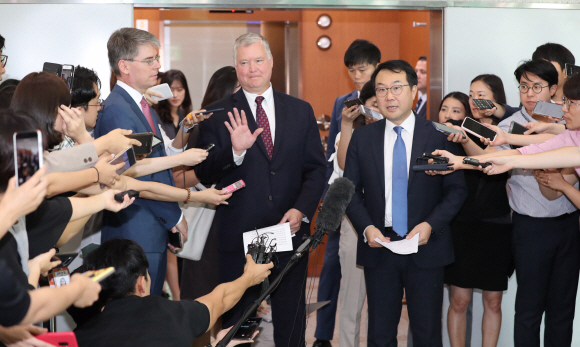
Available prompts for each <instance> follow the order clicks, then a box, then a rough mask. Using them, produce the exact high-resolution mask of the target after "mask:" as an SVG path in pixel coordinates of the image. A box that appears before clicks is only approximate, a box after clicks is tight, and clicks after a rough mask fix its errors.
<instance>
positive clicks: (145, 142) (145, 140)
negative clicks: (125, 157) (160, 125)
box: [127, 133, 155, 156]
mask: <svg viewBox="0 0 580 347" xmlns="http://www.w3.org/2000/svg"><path fill="white" fill-rule="evenodd" d="M153 136H155V135H154V134H153V133H135V134H129V135H127V137H128V138H130V139H135V140H137V141H139V142H141V146H133V151H134V152H135V155H136V156H140V155H149V154H150V153H151V150H152V149H153Z"/></svg>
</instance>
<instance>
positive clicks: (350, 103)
mask: <svg viewBox="0 0 580 347" xmlns="http://www.w3.org/2000/svg"><path fill="white" fill-rule="evenodd" d="M343 102H344V106H346V107H349V108H350V107H352V106H354V105H363V102H362V100H361V99H359V98H354V99H350V100H344V101H343Z"/></svg>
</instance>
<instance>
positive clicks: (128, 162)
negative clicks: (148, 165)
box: [109, 146, 137, 175]
mask: <svg viewBox="0 0 580 347" xmlns="http://www.w3.org/2000/svg"><path fill="white" fill-rule="evenodd" d="M136 162H137V160H136V158H135V151H134V150H133V146H129V147H127V149H126V150H124V151H123V152H121V153H119V154H117V155H116V156H115V158H113V160H111V161H110V162H109V164H111V165H117V164H120V163H125V166H123V167H122V168H120V169H119V170H117V175H121V174H122V173H123V172H125V171H127V170H128V169H129V168H130V167H131V166H133V165H135V163H136Z"/></svg>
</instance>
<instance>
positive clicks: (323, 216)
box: [316, 177, 354, 231]
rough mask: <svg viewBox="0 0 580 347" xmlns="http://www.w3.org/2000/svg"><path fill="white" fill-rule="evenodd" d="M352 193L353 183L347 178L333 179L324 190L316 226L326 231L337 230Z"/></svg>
mask: <svg viewBox="0 0 580 347" xmlns="http://www.w3.org/2000/svg"><path fill="white" fill-rule="evenodd" d="M353 195H354V184H352V182H351V181H350V180H349V179H348V178H345V177H340V178H337V179H335V180H334V182H333V183H332V184H331V185H330V187H329V188H328V191H327V192H326V196H325V197H324V201H323V202H322V207H321V208H320V212H318V217H316V226H317V227H321V228H322V229H324V230H327V231H334V230H337V229H338V227H339V226H340V222H341V221H342V216H344V213H345V211H346V208H347V206H348V204H349V203H350V200H351V199H352V196H353Z"/></svg>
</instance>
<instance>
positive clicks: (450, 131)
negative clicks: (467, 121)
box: [432, 122, 465, 139]
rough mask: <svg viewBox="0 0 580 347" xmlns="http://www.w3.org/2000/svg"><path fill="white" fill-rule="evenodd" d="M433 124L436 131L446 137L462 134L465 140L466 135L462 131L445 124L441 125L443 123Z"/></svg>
mask: <svg viewBox="0 0 580 347" xmlns="http://www.w3.org/2000/svg"><path fill="white" fill-rule="evenodd" d="M432 123H433V126H434V127H435V130H437V131H439V132H442V133H443V134H445V135H450V134H456V133H461V136H462V137H463V138H464V139H465V135H464V134H463V133H462V132H461V131H460V130H457V129H454V128H452V127H448V126H447V125H445V124H441V123H437V122H432Z"/></svg>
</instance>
